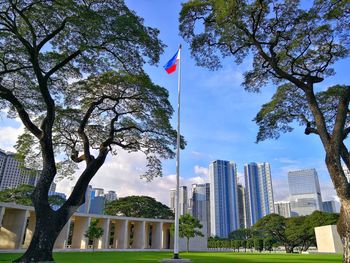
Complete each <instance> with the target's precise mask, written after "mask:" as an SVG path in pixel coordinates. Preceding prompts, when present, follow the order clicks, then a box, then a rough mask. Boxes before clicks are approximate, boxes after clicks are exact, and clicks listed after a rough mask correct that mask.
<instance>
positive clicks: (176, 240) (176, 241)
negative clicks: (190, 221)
mask: <svg viewBox="0 0 350 263" xmlns="http://www.w3.org/2000/svg"><path fill="white" fill-rule="evenodd" d="M179 57H180V59H179V62H178V63H179V72H178V80H177V94H178V95H177V142H176V195H175V202H176V204H175V231H174V259H179V258H180V257H179V190H180V98H181V96H180V95H181V44H180V46H179Z"/></svg>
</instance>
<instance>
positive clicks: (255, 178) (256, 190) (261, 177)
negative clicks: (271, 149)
mask: <svg viewBox="0 0 350 263" xmlns="http://www.w3.org/2000/svg"><path fill="white" fill-rule="evenodd" d="M244 178H245V192H246V211H247V213H246V218H247V222H246V227H251V226H253V225H254V224H255V223H256V221H258V220H259V219H260V218H262V217H264V216H266V215H268V214H271V213H274V211H275V210H274V200H273V190H272V180H271V170H270V164H269V163H249V164H246V165H244Z"/></svg>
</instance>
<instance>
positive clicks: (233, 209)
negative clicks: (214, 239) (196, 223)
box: [209, 160, 239, 237]
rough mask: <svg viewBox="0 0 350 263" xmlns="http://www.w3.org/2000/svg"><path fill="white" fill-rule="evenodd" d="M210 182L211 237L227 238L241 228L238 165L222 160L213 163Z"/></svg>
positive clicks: (210, 166)
mask: <svg viewBox="0 0 350 263" xmlns="http://www.w3.org/2000/svg"><path fill="white" fill-rule="evenodd" d="M209 180H210V230H211V235H212V236H219V237H227V236H228V234H229V233H230V232H232V231H234V230H237V229H238V226H239V218H238V196H237V168H236V164H235V163H234V162H230V161H222V160H216V161H214V162H212V163H211V164H210V165H209Z"/></svg>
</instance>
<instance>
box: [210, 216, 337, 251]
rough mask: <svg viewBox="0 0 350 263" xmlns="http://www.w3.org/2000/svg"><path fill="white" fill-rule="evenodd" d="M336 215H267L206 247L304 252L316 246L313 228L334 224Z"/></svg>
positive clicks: (211, 240)
mask: <svg viewBox="0 0 350 263" xmlns="http://www.w3.org/2000/svg"><path fill="white" fill-rule="evenodd" d="M338 219H339V214H334V213H325V212H320V211H315V212H313V213H312V214H311V215H308V216H299V217H291V218H285V217H283V216H280V215H277V214H270V215H267V216H265V217H263V218H261V219H260V220H258V222H257V223H256V224H255V225H254V226H253V227H252V228H250V229H238V230H236V231H233V232H231V233H230V234H229V236H228V238H226V239H223V238H218V237H210V238H209V239H208V248H209V249H214V250H226V249H232V250H233V251H237V252H240V251H244V252H246V251H247V250H248V251H253V250H254V251H259V252H261V251H263V250H265V251H272V250H273V248H274V247H280V246H283V247H284V248H285V251H286V252H287V253H293V252H295V249H297V250H298V251H299V252H301V251H307V250H308V249H309V248H310V247H311V246H317V244H316V237H315V231H314V228H315V227H318V226H324V225H332V224H336V223H337V221H338Z"/></svg>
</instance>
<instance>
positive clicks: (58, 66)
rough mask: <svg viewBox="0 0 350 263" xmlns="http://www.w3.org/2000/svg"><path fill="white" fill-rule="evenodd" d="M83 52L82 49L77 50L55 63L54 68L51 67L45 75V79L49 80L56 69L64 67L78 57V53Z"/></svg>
mask: <svg viewBox="0 0 350 263" xmlns="http://www.w3.org/2000/svg"><path fill="white" fill-rule="evenodd" d="M81 53H82V52H81V50H77V51H75V52H74V53H72V54H70V55H69V56H68V57H66V58H65V59H64V60H62V61H61V62H60V63H58V64H57V65H55V66H54V67H53V68H52V69H50V70H49V71H48V72H47V73H46V74H45V76H44V80H45V81H47V80H48V79H49V78H50V76H51V75H52V74H54V73H55V72H56V71H58V70H60V69H61V68H63V67H64V66H65V65H67V64H68V63H69V62H70V61H72V60H73V59H74V58H76V57H77V56H78V55H80V54H81Z"/></svg>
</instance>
